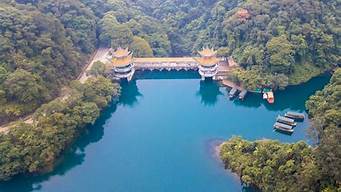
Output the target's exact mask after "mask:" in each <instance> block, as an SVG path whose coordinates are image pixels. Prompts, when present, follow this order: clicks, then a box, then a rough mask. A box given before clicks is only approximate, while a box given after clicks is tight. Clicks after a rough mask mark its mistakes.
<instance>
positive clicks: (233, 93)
mask: <svg viewBox="0 0 341 192" xmlns="http://www.w3.org/2000/svg"><path fill="white" fill-rule="evenodd" d="M237 91H238V90H237V89H236V88H232V89H231V91H230V93H229V98H230V99H232V98H233V97H234V96H235V95H236V93H237Z"/></svg>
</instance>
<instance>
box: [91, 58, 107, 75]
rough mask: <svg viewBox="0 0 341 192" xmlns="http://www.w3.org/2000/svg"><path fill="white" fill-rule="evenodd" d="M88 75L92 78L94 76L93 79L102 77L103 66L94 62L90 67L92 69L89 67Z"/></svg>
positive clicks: (99, 62)
mask: <svg viewBox="0 0 341 192" xmlns="http://www.w3.org/2000/svg"><path fill="white" fill-rule="evenodd" d="M89 73H90V75H93V76H95V77H97V76H100V75H102V76H103V75H104V73H105V64H104V63H102V62H101V61H96V62H95V63H94V64H93V65H92V67H91V69H90V71H89Z"/></svg>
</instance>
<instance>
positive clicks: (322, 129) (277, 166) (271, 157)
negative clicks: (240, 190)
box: [220, 68, 341, 192]
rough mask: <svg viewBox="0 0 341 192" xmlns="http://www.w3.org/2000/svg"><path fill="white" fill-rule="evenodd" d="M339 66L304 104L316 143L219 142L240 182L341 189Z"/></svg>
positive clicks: (269, 188)
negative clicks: (323, 86) (319, 89)
mask: <svg viewBox="0 0 341 192" xmlns="http://www.w3.org/2000/svg"><path fill="white" fill-rule="evenodd" d="M340 98H341V68H339V69H338V70H337V71H336V72H335V73H334V75H333V77H332V79H331V81H330V83H329V85H327V86H326V87H325V88H324V89H323V90H322V91H318V92H317V93H316V94H315V95H314V96H311V97H310V99H309V100H308V101H307V102H306V105H307V109H308V110H309V114H310V116H311V117H312V122H313V123H312V126H311V128H310V130H309V133H310V135H311V136H312V137H313V138H314V141H315V142H316V143H315V146H314V147H311V146H308V145H307V144H305V143H304V142H298V143H295V144H282V143H279V142H277V141H271V140H262V141H256V142H248V141H245V140H242V139H241V138H238V137H236V138H232V139H230V140H228V141H227V142H225V143H224V144H222V146H221V151H220V155H221V158H222V160H223V162H224V164H225V166H226V168H229V169H231V170H232V171H234V172H236V173H237V174H238V175H240V177H241V180H242V181H243V183H244V184H245V185H248V186H256V187H258V188H260V189H261V190H263V191H264V192H266V191H297V192H300V191H325V192H329V191H340V190H341V171H340V170H341V129H340V127H341V112H340V108H341V100H340Z"/></svg>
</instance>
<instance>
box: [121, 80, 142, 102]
mask: <svg viewBox="0 0 341 192" xmlns="http://www.w3.org/2000/svg"><path fill="white" fill-rule="evenodd" d="M142 96H143V95H142V94H141V93H140V92H139V88H138V87H137V84H136V80H132V81H130V82H127V81H122V82H121V96H120V98H119V104H122V105H127V106H130V107H133V106H134V105H135V104H137V102H138V97H142Z"/></svg>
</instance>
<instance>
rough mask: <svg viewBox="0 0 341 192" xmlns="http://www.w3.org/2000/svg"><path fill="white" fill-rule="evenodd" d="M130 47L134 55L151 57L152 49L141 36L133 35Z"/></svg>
mask: <svg viewBox="0 0 341 192" xmlns="http://www.w3.org/2000/svg"><path fill="white" fill-rule="evenodd" d="M130 49H131V50H132V51H133V52H134V56H135V57H152V56H153V50H152V48H151V47H150V45H149V43H148V42H147V41H146V40H144V39H143V38H141V37H137V36H135V37H134V38H133V42H132V43H131V45H130Z"/></svg>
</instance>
